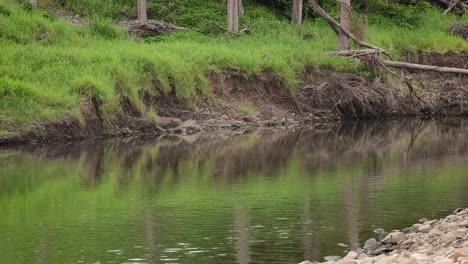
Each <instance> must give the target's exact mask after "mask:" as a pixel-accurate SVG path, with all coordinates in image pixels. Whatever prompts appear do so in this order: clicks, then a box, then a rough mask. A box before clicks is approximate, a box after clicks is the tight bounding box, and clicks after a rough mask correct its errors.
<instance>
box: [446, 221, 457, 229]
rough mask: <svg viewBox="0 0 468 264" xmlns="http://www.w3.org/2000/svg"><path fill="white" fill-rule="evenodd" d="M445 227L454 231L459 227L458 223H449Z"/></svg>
mask: <svg viewBox="0 0 468 264" xmlns="http://www.w3.org/2000/svg"><path fill="white" fill-rule="evenodd" d="M445 227H446V228H447V230H453V229H457V228H458V225H457V223H448V224H447V225H446V226H445Z"/></svg>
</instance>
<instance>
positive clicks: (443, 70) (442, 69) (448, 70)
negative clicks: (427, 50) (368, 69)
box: [381, 60, 468, 75]
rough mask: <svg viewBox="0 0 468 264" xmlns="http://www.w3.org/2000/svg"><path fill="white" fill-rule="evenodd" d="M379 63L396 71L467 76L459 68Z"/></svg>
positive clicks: (395, 62)
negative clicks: (405, 70)
mask: <svg viewBox="0 0 468 264" xmlns="http://www.w3.org/2000/svg"><path fill="white" fill-rule="evenodd" d="M381 63H382V64H383V65H385V66H388V67H392V68H398V69H410V70H419V71H434V72H441V73H459V74H465V75H468V70H466V69H461V68H450V67H439V66H431V65H422V64H415V63H408V62H400V61H389V60H381Z"/></svg>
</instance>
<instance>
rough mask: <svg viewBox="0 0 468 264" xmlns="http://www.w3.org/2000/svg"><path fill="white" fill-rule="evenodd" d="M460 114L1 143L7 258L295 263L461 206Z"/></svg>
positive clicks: (463, 129)
mask: <svg viewBox="0 0 468 264" xmlns="http://www.w3.org/2000/svg"><path fill="white" fill-rule="evenodd" d="M467 160H468V122H467V121H466V120H460V119H453V120H447V121H445V122H436V121H421V120H407V121H402V122H378V123H347V124H340V125H330V126H327V127H321V128H319V127H316V128H300V129H297V128H296V129H290V130H260V131H252V132H249V133H243V134H234V133H230V134H224V135H205V136H199V137H177V136H166V137H164V138H161V139H157V140H142V139H128V140H107V141H89V142H78V143H69V144H64V145H48V146H25V147H21V148H16V149H10V150H3V151H1V152H0V165H1V166H0V215H2V217H1V218H0V232H1V233H2V234H5V235H4V236H3V237H2V238H0V248H1V249H0V256H2V258H3V259H2V261H5V263H12V262H14V261H18V260H19V261H20V262H24V263H33V262H38V263H39V262H42V263H46V262H50V263H52V262H53V263H58V262H67V263H68V262H77V261H81V263H96V262H97V261H100V262H101V263H105V262H110V263H126V262H127V263H219V262H227V263H242V264H245V263H273V262H275V263H279V262H281V263H289V262H290V263H296V262H300V261H302V260H303V259H310V260H320V259H321V258H323V257H324V256H326V255H343V254H344V253H345V252H346V251H347V250H349V249H355V248H357V247H359V246H361V245H362V244H363V242H364V241H365V240H366V239H367V238H370V237H373V236H374V234H373V233H372V230H373V229H375V228H377V227H383V228H385V229H387V230H391V229H397V228H403V227H405V226H408V225H410V224H412V223H414V222H415V221H417V219H419V218H421V217H427V218H431V217H440V216H442V215H444V214H446V213H447V212H449V211H451V210H452V209H454V208H456V207H464V206H467V205H468V195H467V193H468V173H467V172H466V171H468V170H467V169H468V163H467V162H466V161H467Z"/></svg>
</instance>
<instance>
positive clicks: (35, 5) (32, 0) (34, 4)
mask: <svg viewBox="0 0 468 264" xmlns="http://www.w3.org/2000/svg"><path fill="white" fill-rule="evenodd" d="M29 3H30V4H31V5H32V6H34V7H37V0H29Z"/></svg>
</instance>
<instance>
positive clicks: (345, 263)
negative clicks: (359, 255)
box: [336, 259, 358, 264]
mask: <svg viewBox="0 0 468 264" xmlns="http://www.w3.org/2000/svg"><path fill="white" fill-rule="evenodd" d="M336 263H337V264H358V262H357V261H356V260H353V259H341V260H339V261H337V262H336Z"/></svg>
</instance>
